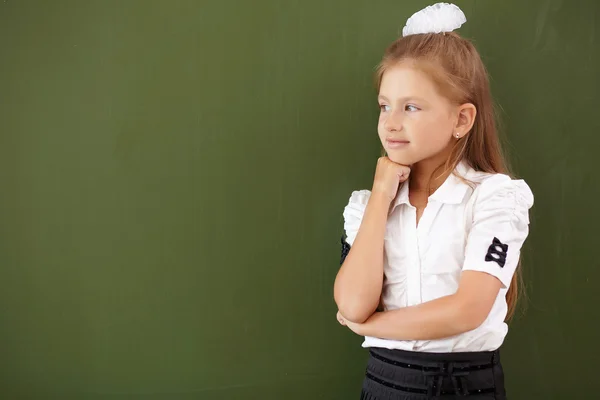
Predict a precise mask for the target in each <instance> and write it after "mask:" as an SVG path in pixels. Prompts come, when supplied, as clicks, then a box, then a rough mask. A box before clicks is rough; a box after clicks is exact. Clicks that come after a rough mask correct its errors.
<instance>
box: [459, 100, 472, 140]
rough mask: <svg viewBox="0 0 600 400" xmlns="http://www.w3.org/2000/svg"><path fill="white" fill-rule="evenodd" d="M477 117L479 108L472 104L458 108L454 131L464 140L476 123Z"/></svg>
mask: <svg viewBox="0 0 600 400" xmlns="http://www.w3.org/2000/svg"><path fill="white" fill-rule="evenodd" d="M476 116H477V108H475V106H474V105H473V104H471V103H465V104H462V105H460V106H459V107H458V118H457V121H456V126H455V128H454V131H455V132H456V133H457V134H458V135H459V136H460V137H461V138H462V137H464V136H465V135H467V134H468V133H469V132H470V131H471V128H473V124H474V123H475V117H476Z"/></svg>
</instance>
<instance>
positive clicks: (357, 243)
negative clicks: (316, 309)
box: [334, 193, 390, 323]
mask: <svg viewBox="0 0 600 400" xmlns="http://www.w3.org/2000/svg"><path fill="white" fill-rule="evenodd" d="M389 207H390V200H389V199H387V198H386V197H385V196H383V195H380V194H377V193H373V194H372V195H371V197H370V198H369V202H368V203H367V207H366V209H365V214H364V216H363V219H362V223H361V225H360V228H359V231H358V234H357V236H356V238H355V240H354V242H353V244H352V248H351V249H350V252H349V253H348V255H347V257H346V259H345V261H344V263H343V265H342V266H341V268H340V270H339V272H338V274H337V277H336V280H335V285H334V297H335V301H336V303H337V306H338V309H339V310H340V313H341V314H342V315H343V316H344V317H345V318H347V319H348V320H350V321H353V322H359V323H360V322H364V321H365V320H366V319H367V318H368V317H369V316H371V315H372V314H373V313H374V312H375V310H376V309H377V306H378V305H379V299H380V297H381V288H382V286H383V251H384V235H385V229H386V222H387V217H388V212H389Z"/></svg>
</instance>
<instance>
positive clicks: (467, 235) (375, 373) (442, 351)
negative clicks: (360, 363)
mask: <svg viewBox="0 0 600 400" xmlns="http://www.w3.org/2000/svg"><path fill="white" fill-rule="evenodd" d="M464 22H466V19H465V17H464V14H463V13H462V11H461V10H460V9H459V8H458V7H456V6H455V5H451V4H445V3H439V4H436V5H433V6H430V7H427V8H425V9H424V10H421V11H420V12H418V13H416V14H415V15H413V16H412V17H411V18H410V19H409V20H408V21H407V24H406V26H405V27H404V30H403V37H401V38H399V39H398V40H396V41H395V42H394V43H392V45H391V46H390V47H389V48H388V49H387V51H386V52H385V55H384V57H383V60H382V62H381V64H380V66H379V69H378V74H377V78H378V79H377V80H378V87H379V98H378V99H379V105H380V108H381V112H380V117H379V124H378V133H379V138H380V140H381V143H382V145H383V147H384V149H385V152H386V154H387V156H386V157H382V158H380V159H379V160H378V162H377V168H376V172H375V178H374V182H373V186H372V190H370V191H367V190H361V191H356V192H353V193H352V195H351V197H350V201H349V203H348V205H347V206H346V208H345V209H344V220H345V222H344V229H345V233H346V239H345V242H344V247H343V253H342V266H341V268H340V271H339V273H338V275H337V277H336V280H335V287H334V296H335V301H336V303H337V306H338V309H339V312H338V315H337V318H338V321H339V322H340V323H341V324H342V325H345V326H346V327H348V328H349V329H351V330H352V331H353V332H355V333H356V334H358V335H361V336H364V337H365V340H364V343H363V346H364V347H368V348H370V359H369V361H368V365H367V370H366V377H365V379H364V382H363V390H362V396H361V399H367V400H374V399H404V400H409V399H431V398H437V397H438V396H443V398H455V396H457V397H458V396H461V397H462V396H469V398H472V399H505V398H506V394H505V389H504V378H503V372H502V366H501V364H500V358H499V351H498V349H499V348H500V346H501V345H502V343H503V341H504V338H505V336H506V334H507V329H508V328H507V324H506V323H505V320H506V319H507V318H509V317H510V316H511V315H512V313H513V311H514V307H515V301H516V294H517V280H516V277H517V275H516V270H517V267H518V264H519V256H520V251H521V247H522V245H523V243H524V241H525V239H526V237H527V235H528V229H529V228H528V226H529V218H528V214H529V209H530V208H531V207H532V205H533V194H532V193H531V191H530V189H529V187H528V186H527V184H526V183H525V182H524V181H523V180H515V179H512V178H511V177H509V176H508V175H507V174H506V169H507V168H506V165H505V162H504V160H503V158H502V152H501V149H500V145H499V141H498V137H497V133H496V126H495V122H494V113H493V105H492V99H491V95H490V88H489V83H488V78H487V75H486V70H485V67H484V65H483V63H482V61H481V59H480V56H479V54H478V53H477V51H476V49H475V48H474V46H473V45H472V44H471V43H470V42H469V41H468V40H466V39H464V38H462V37H460V36H459V35H458V34H456V33H454V32H453V31H454V30H455V29H457V28H458V27H460V26H461V25H462V24H463V23H464Z"/></svg>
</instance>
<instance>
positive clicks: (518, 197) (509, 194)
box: [472, 172, 534, 222]
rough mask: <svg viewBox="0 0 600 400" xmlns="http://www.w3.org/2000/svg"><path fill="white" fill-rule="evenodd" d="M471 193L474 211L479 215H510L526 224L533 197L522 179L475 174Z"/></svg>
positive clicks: (501, 175) (499, 175) (503, 175)
mask: <svg viewBox="0 0 600 400" xmlns="http://www.w3.org/2000/svg"><path fill="white" fill-rule="evenodd" d="M472 182H474V183H475V185H476V186H475V189H474V191H473V196H474V199H473V200H474V204H473V206H474V210H475V212H476V213H477V212H479V213H480V214H481V213H486V214H487V213H511V214H512V215H513V216H515V217H518V218H519V219H521V220H524V221H525V222H528V221H529V219H528V212H529V209H530V208H531V207H533V203H534V196H533V192H532V191H531V188H530V187H529V185H528V184H527V182H525V180H523V179H514V178H511V177H510V176H508V175H505V174H490V173H481V172H475V173H474V174H473V176H472Z"/></svg>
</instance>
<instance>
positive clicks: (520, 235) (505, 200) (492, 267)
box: [463, 174, 533, 288]
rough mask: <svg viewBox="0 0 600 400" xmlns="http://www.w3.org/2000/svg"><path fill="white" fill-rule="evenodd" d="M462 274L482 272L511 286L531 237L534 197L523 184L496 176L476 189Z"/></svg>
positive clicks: (519, 181) (504, 284) (503, 176)
mask: <svg viewBox="0 0 600 400" xmlns="http://www.w3.org/2000/svg"><path fill="white" fill-rule="evenodd" d="M476 191H478V192H479V193H478V194H477V197H476V200H475V203H474V204H473V214H472V217H473V223H472V226H471V229H470V231H469V235H468V238H467V246H466V250H465V263H464V266H463V271H466V270H472V271H481V272H486V273H488V274H490V275H493V276H495V277H497V278H498V279H499V280H500V281H501V282H502V284H503V286H504V288H508V287H509V286H510V282H511V279H512V276H513V274H514V272H515V270H516V268H517V264H518V262H519V257H520V254H521V247H522V246H523V243H524V242H525V239H527V235H528V234H529V209H530V208H531V207H532V206H533V193H532V192H531V189H530V188H529V186H528V185H527V184H526V183H525V181H523V180H513V179H511V178H510V177H508V176H507V175H501V174H497V175H493V176H492V177H490V178H488V179H486V180H485V181H483V182H482V183H481V184H480V186H479V187H478V188H477V189H476Z"/></svg>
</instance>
